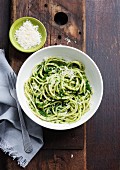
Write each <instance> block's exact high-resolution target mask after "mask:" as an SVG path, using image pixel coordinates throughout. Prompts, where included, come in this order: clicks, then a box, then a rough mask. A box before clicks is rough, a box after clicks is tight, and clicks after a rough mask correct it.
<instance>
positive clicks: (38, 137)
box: [0, 49, 43, 167]
mask: <svg viewBox="0 0 120 170" xmlns="http://www.w3.org/2000/svg"><path fill="white" fill-rule="evenodd" d="M9 72H13V70H12V68H11V67H10V65H9V64H8V62H7V60H6V58H5V54H4V50H2V49H0V148H1V149H2V150H3V151H4V152H5V153H8V154H9V155H10V156H11V157H12V158H13V159H16V160H17V161H18V164H19V165H20V166H22V167H25V166H26V165H27V164H28V163H29V162H30V160H31V159H32V158H33V157H34V155H35V154H36V153H37V152H38V151H39V149H41V147H42V146H43V134H42V128H41V126H39V125H37V124H36V123H34V122H33V121H32V120H31V119H29V118H28V117H27V116H26V115H25V114H24V113H23V115H24V118H25V123H26V127H27V129H28V133H29V134H30V139H31V142H32V145H33V151H32V152H31V153H26V152H25V151H24V148H23V140H22V133H21V126H20V120H19V115H18V111H17V107H16V102H15V100H14V99H13V98H12V97H11V95H10V92H9V89H8V79H7V73H9Z"/></svg>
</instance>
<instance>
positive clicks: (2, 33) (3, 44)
mask: <svg viewBox="0 0 120 170" xmlns="http://www.w3.org/2000/svg"><path fill="white" fill-rule="evenodd" d="M9 24H10V1H9V0H5V1H4V0H0V48H2V49H5V52H6V56H7V57H8V43H9V37H8V32H9Z"/></svg>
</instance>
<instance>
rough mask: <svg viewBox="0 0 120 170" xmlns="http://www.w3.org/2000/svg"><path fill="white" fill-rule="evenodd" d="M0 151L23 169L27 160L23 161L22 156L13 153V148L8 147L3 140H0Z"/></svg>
mask: <svg viewBox="0 0 120 170" xmlns="http://www.w3.org/2000/svg"><path fill="white" fill-rule="evenodd" d="M0 149H1V150H2V151H3V152H4V153H5V154H8V155H9V156H11V157H12V158H13V160H14V159H16V160H17V162H18V165H20V166H21V167H23V168H25V167H26V165H27V164H28V162H27V160H26V159H24V158H23V157H22V156H19V154H18V152H16V151H14V148H13V147H10V146H9V145H8V144H7V143H6V142H5V140H3V139H1V138H0Z"/></svg>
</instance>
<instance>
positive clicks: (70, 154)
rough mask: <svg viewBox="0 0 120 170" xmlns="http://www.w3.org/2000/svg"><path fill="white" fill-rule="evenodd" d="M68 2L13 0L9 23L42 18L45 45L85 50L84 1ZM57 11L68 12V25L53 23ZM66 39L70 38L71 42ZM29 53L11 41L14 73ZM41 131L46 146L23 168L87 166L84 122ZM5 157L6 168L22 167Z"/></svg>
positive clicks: (11, 169)
mask: <svg viewBox="0 0 120 170" xmlns="http://www.w3.org/2000/svg"><path fill="white" fill-rule="evenodd" d="M69 3H71V5H69ZM69 3H68V2H66V1H63V0H61V1H57V0H34V1H32V0H25V1H21V0H17V1H16V0H12V7H11V11H12V13H11V24H12V23H13V22H14V21H15V20H16V19H17V18H19V17H23V16H33V17H35V18H37V19H39V20H41V21H42V22H43V24H44V25H45V27H46V29H47V33H48V35H47V41H46V44H45V46H49V45H54V44H65V45H69V46H74V47H76V48H79V49H81V50H85V28H84V26H85V16H84V9H85V0H79V1H78V0H71V1H69ZM78 9H79V10H78ZM60 11H62V12H64V13H67V15H68V18H69V22H68V23H67V25H62V26H61V25H58V24H57V23H55V22H54V15H55V12H60ZM78 11H79V12H78ZM74 26H75V29H74ZM59 35H60V36H61V38H60V36H59ZM65 38H68V39H70V42H68V41H67V40H66V39H65ZM29 55H30V54H23V53H21V52H19V51H17V50H16V49H15V48H14V47H13V46H12V45H11V44H10V46H9V56H10V63H11V66H12V68H13V69H14V70H15V72H16V73H17V72H18V71H19V69H20V67H21V65H22V63H23V62H24V61H25V60H26V58H27V57H29ZM43 131H44V141H45V145H44V147H43V149H42V150H40V151H39V152H38V153H37V155H36V156H35V157H34V159H33V160H32V161H31V162H30V163H29V165H28V166H27V167H26V168H25V169H26V170H27V169H29V170H33V169H42V170H48V169H50V170H53V169H58V170H59V169H65V170H67V169H68V170H69V169H70V170H74V169H78V170H84V169H86V166H85V165H86V150H85V146H86V145H85V141H84V137H85V133H84V131H85V126H84V125H82V126H80V127H78V128H75V129H73V130H68V131H63V132H58V131H53V130H48V129H45V128H43ZM6 160H7V164H6V166H7V170H19V169H22V168H20V167H19V166H18V165H17V163H16V161H12V159H11V158H10V157H8V156H6Z"/></svg>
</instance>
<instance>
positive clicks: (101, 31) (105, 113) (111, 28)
mask: <svg viewBox="0 0 120 170" xmlns="http://www.w3.org/2000/svg"><path fill="white" fill-rule="evenodd" d="M86 8H87V16H86V17H87V34H86V37H87V53H88V54H89V55H90V56H91V58H93V59H94V61H95V62H96V63H97V64H98V66H99V68H100V70H101V73H102V75H103V80H104V97H103V101H102V104H101V106H100V108H99V110H98V111H97V113H96V115H95V116H94V117H93V118H92V119H91V120H90V121H89V122H88V123H87V169H88V170H119V169H120V152H119V151H120V121H119V120H120V114H119V112H120V51H119V50H120V46H119V43H120V10H119V9H120V1H119V0H102V1H100V0H92V1H89V0H87V1H86Z"/></svg>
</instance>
